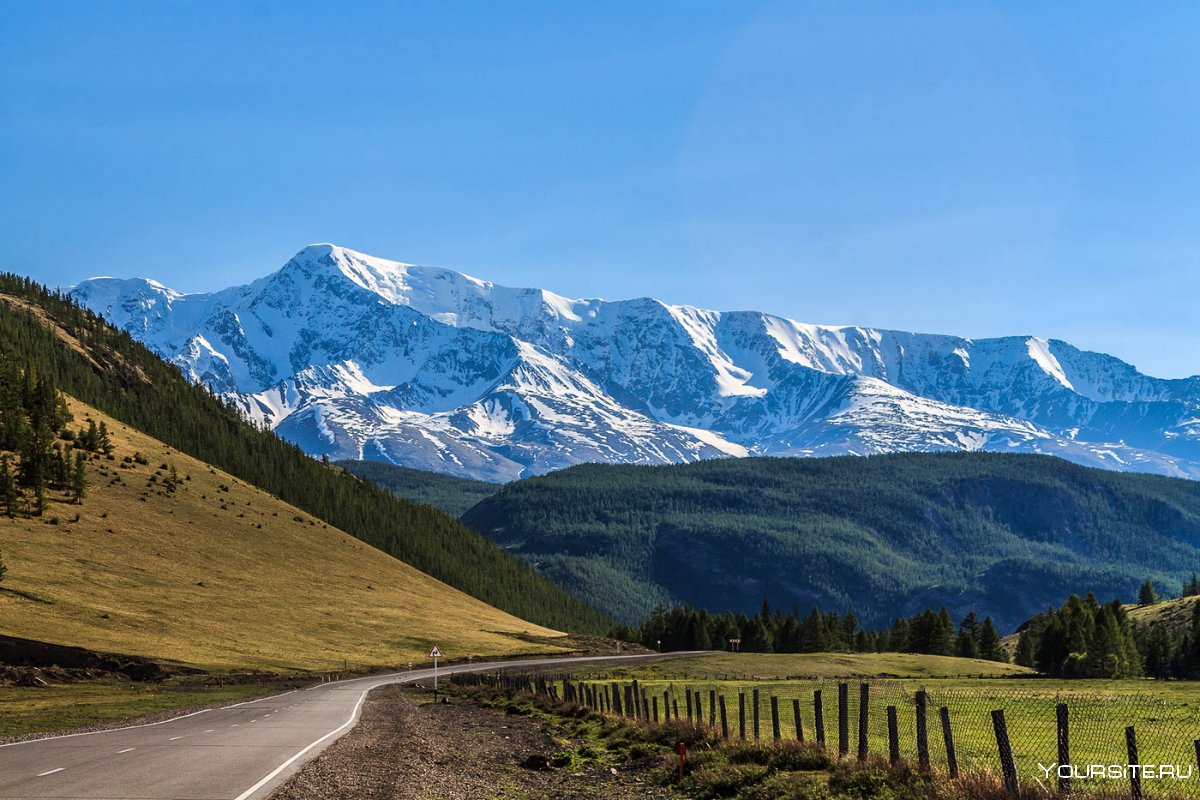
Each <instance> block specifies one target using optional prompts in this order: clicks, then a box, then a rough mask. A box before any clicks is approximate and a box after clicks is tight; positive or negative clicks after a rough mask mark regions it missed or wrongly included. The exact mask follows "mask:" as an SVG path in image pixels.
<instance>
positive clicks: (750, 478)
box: [463, 453, 1200, 632]
mask: <svg viewBox="0 0 1200 800" xmlns="http://www.w3.org/2000/svg"><path fill="white" fill-rule="evenodd" d="M463 520H464V521H465V522H466V523H467V524H469V525H471V526H472V527H473V528H475V529H476V530H478V531H481V532H483V533H485V534H486V535H488V536H490V537H491V538H493V539H494V540H496V541H497V542H498V543H499V544H501V545H502V546H503V547H505V548H506V549H509V550H510V551H511V552H516V553H518V554H520V555H521V556H522V557H523V558H525V559H526V560H527V561H529V562H531V563H535V564H537V565H538V568H539V569H540V570H541V571H542V573H543V574H544V575H546V576H547V577H550V578H551V579H553V580H554V581H556V582H558V583H559V584H560V585H562V586H564V587H566V588H568V589H570V590H571V591H572V592H574V593H575V594H576V595H577V596H579V597H581V598H583V599H584V600H587V601H589V602H591V603H592V604H593V605H595V606H596V607H598V608H601V609H603V610H605V611H608V612H610V613H612V614H614V615H616V616H618V617H619V618H621V619H622V620H625V621H633V620H637V619H640V618H641V617H643V616H644V615H645V614H647V613H648V612H649V611H650V610H651V609H652V607H653V606H654V604H655V603H659V602H661V603H665V604H669V603H676V602H678V603H687V604H691V605H694V606H697V607H701V608H707V609H710V610H713V611H724V610H734V611H746V612H752V611H754V610H755V609H757V608H758V607H759V605H760V604H761V603H762V601H763V598H764V596H766V597H769V598H770V601H771V603H772V604H773V605H774V606H775V607H777V608H790V607H792V606H793V604H795V605H798V606H799V607H800V608H801V609H806V608H808V607H811V606H813V605H816V606H819V607H820V608H821V609H823V610H835V609H836V610H840V611H854V612H855V613H857V614H858V615H859V616H860V618H861V619H862V620H863V621H864V622H865V623H867V624H869V625H881V624H886V623H888V622H890V621H891V620H892V619H893V618H894V617H897V616H900V615H909V614H913V613H916V612H918V611H920V610H922V609H924V608H926V607H933V608H938V607H940V606H941V605H946V606H947V607H949V609H950V611H951V612H952V613H953V614H954V617H955V618H956V619H957V618H959V617H960V616H962V614H964V613H966V612H967V611H976V612H978V613H980V614H989V615H991V616H992V617H993V618H995V619H996V622H997V625H998V626H999V627H1000V629H1001V631H1002V632H1007V631H1011V630H1012V629H1014V628H1015V627H1016V626H1017V625H1019V624H1020V623H1021V622H1022V621H1024V620H1026V619H1028V618H1029V617H1030V616H1032V615H1033V614H1035V613H1037V612H1039V611H1042V610H1044V609H1045V608H1046V607H1047V606H1048V605H1050V604H1052V603H1059V602H1061V601H1062V598H1063V597H1066V596H1069V595H1071V594H1073V593H1083V592H1085V591H1088V590H1090V591H1093V592H1095V593H1096V595H1097V596H1099V597H1102V598H1111V597H1113V596H1120V597H1122V598H1125V599H1132V598H1133V597H1134V596H1135V595H1136V592H1137V589H1138V585H1139V584H1140V583H1141V581H1142V580H1143V579H1147V578H1149V579H1151V580H1153V581H1154V583H1155V584H1156V585H1158V586H1161V587H1170V586H1175V587H1178V586H1179V585H1180V584H1181V582H1182V581H1183V580H1184V579H1185V578H1187V577H1188V576H1189V575H1190V574H1191V572H1192V570H1194V569H1197V568H1198V567H1200V483H1197V482H1194V481H1188V480H1180V479H1173V478H1161V477H1155V476H1148V475H1135V474H1128V473H1126V474H1121V473H1113V472H1106V471H1101V470H1095V469H1087V468H1084V467H1079V466H1076V465H1073V464H1070V463H1068V462H1066V461H1062V460H1059V459H1056V458H1051V457H1046V456H1022V455H1001V454H990V453H945V454H900V455H886V456H872V457H869V458H860V457H840V458H819V459H774V458H749V459H729V460H720V461H705V462H700V463H695V464H688V465H678V466H667V467H635V466H615V465H585V466H579V467H573V468H571V469H568V470H563V471H561V472H557V473H553V474H550V475H546V476H542V477H538V478H531V479H528V480H523V481H519V482H516V483H512V484H509V485H507V486H505V487H504V488H503V489H501V490H500V491H499V492H498V493H497V494H496V495H494V496H493V497H491V498H489V499H487V500H484V501H483V502H482V503H480V504H479V505H478V506H476V507H475V508H473V509H471V510H470V511H468V512H467V514H466V515H464V517H463Z"/></svg>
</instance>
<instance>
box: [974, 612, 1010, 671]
mask: <svg viewBox="0 0 1200 800" xmlns="http://www.w3.org/2000/svg"><path fill="white" fill-rule="evenodd" d="M979 657H980V658H983V659H986V660H988V661H1002V662H1005V663H1007V662H1008V653H1006V652H1005V651H1004V645H1003V643H1001V641H1000V634H999V633H997V631H996V624H995V623H994V622H992V618H991V617H984V618H983V625H982V626H981V627H980V629H979Z"/></svg>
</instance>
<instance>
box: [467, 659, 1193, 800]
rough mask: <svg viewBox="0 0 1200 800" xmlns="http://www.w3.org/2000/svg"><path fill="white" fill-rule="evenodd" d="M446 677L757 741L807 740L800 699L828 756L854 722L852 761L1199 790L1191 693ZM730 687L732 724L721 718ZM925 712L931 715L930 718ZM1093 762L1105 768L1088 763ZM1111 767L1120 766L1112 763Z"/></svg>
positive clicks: (1077, 784)
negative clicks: (1172, 699)
mask: <svg viewBox="0 0 1200 800" xmlns="http://www.w3.org/2000/svg"><path fill="white" fill-rule="evenodd" d="M454 680H455V681H456V682H458V683H482V684H487V685H492V686H497V687H500V688H504V689H507V690H511V691H516V692H522V691H523V692H529V693H531V694H536V695H542V696H545V697H548V698H551V699H553V700H561V701H563V702H567V703H572V704H576V705H580V706H585V707H588V708H590V709H592V710H593V711H596V712H597V713H601V714H608V715H612V716H617V717H623V718H625V719H628V720H630V721H632V722H636V723H642V724H662V723H666V722H677V723H679V724H687V725H693V726H699V727H708V728H710V729H712V730H713V731H716V732H717V733H719V735H720V736H721V737H722V738H725V739H731V738H735V739H736V740H738V741H744V742H759V743H763V744H766V743H768V742H769V743H771V744H775V743H780V742H786V741H799V742H804V741H806V739H805V722H806V721H805V719H804V718H803V714H804V713H806V712H805V711H804V709H805V707H806V706H807V704H808V703H810V702H811V704H812V705H811V709H812V715H811V720H810V724H811V726H812V732H813V735H814V739H815V746H818V747H826V746H827V743H826V737H825V724H826V716H827V715H828V714H832V715H833V717H834V720H835V722H836V736H837V740H836V743H835V744H836V751H835V752H836V754H837V756H838V757H839V758H850V757H851V748H850V741H851V739H850V735H851V730H852V728H853V730H854V732H855V733H856V744H857V748H856V750H855V753H854V755H853V757H854V758H855V759H856V760H858V761H865V760H867V759H868V757H869V756H870V755H880V756H882V755H883V754H884V753H885V752H886V755H887V759H888V760H889V761H890V762H892V763H900V762H910V763H915V764H916V765H917V767H918V768H919V769H923V770H931V771H936V772H939V773H945V774H946V775H948V776H950V777H956V776H958V775H959V774H960V771H961V770H964V769H965V770H971V771H980V770H985V771H991V772H994V773H996V774H998V775H1000V776H1002V777H1003V779H1004V782H1005V785H1006V787H1007V788H1008V790H1009V792H1010V793H1012V794H1013V795H1019V794H1020V793H1021V792H1022V790H1023V789H1025V788H1034V787H1037V786H1041V787H1043V788H1045V789H1046V790H1047V791H1053V790H1057V791H1059V792H1062V793H1070V792H1072V791H1076V790H1083V791H1087V790H1090V789H1095V788H1104V789H1106V790H1111V789H1113V788H1114V787H1115V786H1117V785H1118V784H1119V783H1121V782H1124V784H1125V785H1126V786H1127V792H1128V796H1129V797H1130V798H1131V799H1132V800H1145V798H1152V797H1158V796H1165V795H1171V796H1179V795H1189V796H1200V702H1191V703H1186V702H1182V703H1167V702H1164V701H1163V700H1162V699H1160V698H1155V697H1151V696H1149V695H1136V694H1114V695H1099V694H1097V695H1094V696H1089V695H1086V694H1081V693H1077V692H1072V693H1071V694H1070V697H1069V698H1062V697H1059V696H1056V695H1051V694H1049V693H1046V692H1044V691H1037V690H1030V689H1024V688H1008V687H1005V688H998V687H995V686H981V687H978V688H975V687H972V688H966V687H953V688H942V687H937V688H933V689H930V688H928V687H927V686H918V685H914V683H912V682H908V683H906V682H903V681H897V680H872V681H860V682H859V683H858V690H857V691H854V692H852V691H851V684H850V683H849V682H848V681H844V680H842V681H821V680H815V681H814V680H806V681H793V682H786V683H770V684H767V685H765V686H752V687H746V686H744V685H733V686H731V685H729V684H724V683H720V682H713V681H697V680H691V681H675V680H650V681H645V682H639V681H636V680H635V681H622V680H600V679H596V678H591V677H589V678H586V679H576V678H574V677H572V676H569V675H551V674H538V673H511V672H501V673H494V674H485V675H456V676H455V677H454ZM747 688H749V692H747V691H746V690H747ZM831 690H833V691H831ZM831 696H833V697H835V698H836V699H834V700H833V701H832V703H831V701H830V699H829V698H830V697H831ZM660 697H661V699H662V706H661V715H660V706H659V698H660ZM705 698H707V713H705V711H706V709H705V702H704V700H705ZM734 698H736V703H735V704H734V706H733V708H734V709H736V711H735V713H736V715H737V719H736V724H734V721H731V720H730V719H729V710H730V707H729V700H730V699H734ZM1196 699H1197V701H1200V688H1198V692H1197V698H1196ZM681 703H682V705H683V707H684V708H683V713H682V714H681V711H680V705H681ZM747 706H749V708H747ZM827 706H829V707H828V708H827ZM931 713H933V714H936V719H935V720H933V722H934V724H932V725H931V724H930V719H929V716H930V714H931ZM764 714H766V715H769V724H770V729H769V730H770V734H771V735H770V738H769V739H766V738H765V737H764V736H763V719H762V718H763V715H764ZM885 748H886V749H885ZM1060 765H1063V766H1064V767H1065V768H1061V769H1060V768H1059V766H1060ZM1100 767H1103V768H1104V769H1105V770H1106V771H1105V773H1104V774H1098V773H1097V772H1096V770H1097V768H1100ZM1115 768H1121V770H1122V771H1120V773H1119V774H1117V773H1116V772H1114V769H1115Z"/></svg>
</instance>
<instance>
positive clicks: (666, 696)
mask: <svg viewBox="0 0 1200 800" xmlns="http://www.w3.org/2000/svg"><path fill="white" fill-rule="evenodd" d="M663 720H664V721H665V722H670V721H671V693H670V692H669V691H667V690H666V689H663Z"/></svg>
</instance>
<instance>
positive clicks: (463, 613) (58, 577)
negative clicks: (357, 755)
mask: <svg viewBox="0 0 1200 800" xmlns="http://www.w3.org/2000/svg"><path fill="white" fill-rule="evenodd" d="M71 411H72V414H73V415H74V417H75V425H76V426H79V425H86V420H88V419H91V420H94V421H95V422H97V423H100V422H104V423H106V424H107V425H108V428H109V430H110V431H111V432H112V441H113V445H114V446H115V450H114V453H113V455H114V460H112V461H107V460H103V459H100V460H95V461H90V462H88V465H87V474H88V483H89V489H88V493H87V497H86V498H85V500H84V502H83V503H82V504H81V505H73V504H67V503H65V502H59V501H54V500H52V502H51V503H50V507H49V508H48V509H47V511H46V513H45V515H44V516H43V518H41V519H38V518H36V517H33V518H17V519H9V518H7V517H4V516H0V550H2V551H3V554H4V559H5V562H6V563H7V565H8V573H7V575H6V576H5V579H4V583H3V584H2V585H0V633H3V634H7V635H11V636H20V637H23V638H30V639H37V640H42V641H45V640H49V641H51V642H53V643H56V644H66V645H71V646H80V647H86V648H88V649H92V650H96V651H99V652H117V653H130V654H135V655H140V656H146V657H150V658H153V659H156V660H166V661H172V662H176V663H182V664H187V665H191V666H198V667H204V668H216V669H266V670H272V671H275V670H295V669H308V670H338V671H341V670H342V669H343V668H344V665H345V664H347V663H348V664H349V665H353V666H356V667H365V666H381V665H388V666H394V665H396V664H399V663H403V662H404V661H407V660H409V659H413V660H417V661H423V660H424V659H425V657H426V656H427V654H428V652H429V647H430V646H431V645H432V644H435V643H436V644H438V645H439V646H441V648H442V649H443V650H444V651H445V652H446V653H447V654H455V655H458V656H464V655H467V654H474V653H513V652H530V651H531V650H545V649H547V648H550V649H553V647H554V645H553V644H552V641H553V638H549V639H548V640H547V641H542V642H531V641H525V640H523V637H526V636H534V637H556V636H557V634H554V633H553V632H552V631H548V630H546V629H544V628H540V627H538V626H536V625H532V624H530V623H527V622H524V621H523V620H520V619H517V618H515V617H512V616H510V615H508V614H505V613H503V612H501V611H498V610H496V609H495V608H492V607H490V606H488V605H486V604H484V603H482V602H480V601H478V600H476V599H474V598H472V597H470V596H468V595H465V594H463V593H462V592H459V591H457V590H455V589H452V588H451V587H449V586H447V585H445V584H443V583H441V582H439V581H436V580H434V579H433V578H430V577H429V576H428V575H425V574H423V573H421V572H418V571H417V570H415V569H413V568H412V567H410V566H408V565H407V564H404V563H402V562H400V561H397V560H396V559H394V558H392V557H391V556H388V555H386V554H384V553H382V552H380V551H379V550H376V549H375V548H373V547H370V546H368V545H366V544H364V543H362V542H360V541H358V540H357V539H355V538H353V537H352V536H350V535H348V534H346V533H343V532H342V531H339V530H337V529H335V528H331V527H329V526H328V525H327V524H325V523H322V522H319V521H317V520H315V519H314V518H313V517H312V516H311V515H309V514H307V513H305V512H303V511H301V510H299V509H297V508H295V507H293V506H290V505H288V504H286V503H283V502H281V501H279V500H277V499H276V498H274V497H272V496H271V495H269V494H267V493H266V492H263V491H261V490H259V489H256V488H254V487H252V486H249V485H247V484H246V483H244V482H242V481H239V480H237V479H236V478H234V477H233V476H231V475H228V474H226V473H224V472H222V471H220V470H217V469H214V468H212V467H210V466H208V465H206V464H204V463H203V462H201V461H198V460H196V459H194V458H192V457H190V456H187V455H185V454H183V453H180V452H179V451H178V450H176V449H174V448H171V447H168V446H166V445H164V444H163V443H161V442H159V441H156V440H154V439H151V438H150V437H148V436H146V435H144V434H142V433H139V432H138V431H136V430H134V429H132V428H130V427H128V426H126V425H124V424H123V423H120V422H118V421H117V420H114V419H113V418H111V417H108V416H106V415H104V414H101V413H100V412H98V411H96V410H95V409H92V408H89V407H88V406H85V405H83V404H82V403H79V402H77V401H73V402H72V403H71ZM135 454H138V455H140V456H142V457H143V458H144V460H147V461H148V462H149V463H148V464H145V465H143V464H140V463H138V461H136V460H132V461H126V459H132V458H133V457H134V455H135ZM162 464H167V465H169V466H170V467H174V468H175V469H176V470H177V472H178V475H179V477H180V483H179V486H178V488H177V489H176V490H175V491H173V492H168V491H166V490H165V489H164V481H165V479H166V476H167V474H168V473H167V471H166V470H162V469H160V466H161V465H162ZM76 515H78V519H76ZM51 522H53V524H50V523H51Z"/></svg>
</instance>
